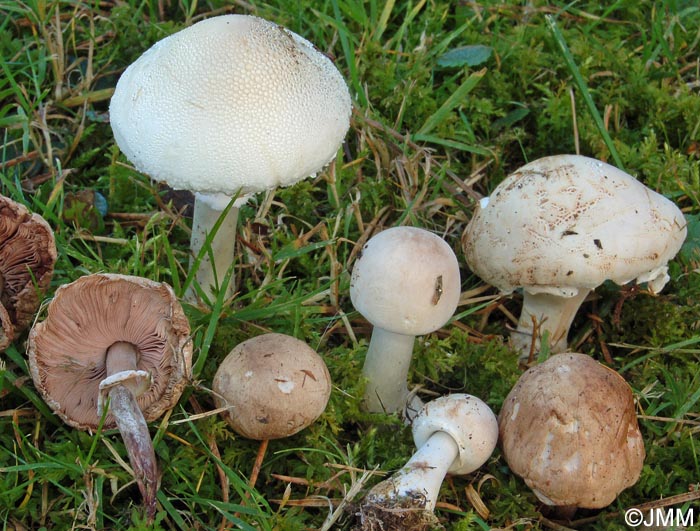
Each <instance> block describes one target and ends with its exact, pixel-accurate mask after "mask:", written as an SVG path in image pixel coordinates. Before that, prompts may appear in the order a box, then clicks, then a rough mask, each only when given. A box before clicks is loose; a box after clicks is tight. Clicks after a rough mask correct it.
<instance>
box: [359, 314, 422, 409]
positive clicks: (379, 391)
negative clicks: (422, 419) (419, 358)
mask: <svg viewBox="0 0 700 531" xmlns="http://www.w3.org/2000/svg"><path fill="white" fill-rule="evenodd" d="M414 342H415V336H408V335H404V334H396V333H393V332H389V331H387V330H384V329H383V328H379V327H377V326H375V327H374V329H373V330H372V338H371V339H370V342H369V348H368V349H367V356H366V357H365V364H364V367H363V368H362V374H363V375H364V377H365V378H366V379H367V385H366V387H365V396H364V400H365V407H366V408H367V411H370V412H372V413H394V412H397V411H401V412H403V415H404V418H405V419H408V420H410V419H411V418H413V416H414V415H415V414H416V413H417V412H418V411H419V410H420V409H421V407H423V401H422V400H421V399H420V398H418V397H417V396H413V397H412V398H410V401H409V391H408V385H407V384H406V381H407V378H408V369H409V367H410V366H411V357H412V356H413V344H414Z"/></svg>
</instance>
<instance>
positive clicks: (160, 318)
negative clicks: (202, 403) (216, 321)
mask: <svg viewBox="0 0 700 531" xmlns="http://www.w3.org/2000/svg"><path fill="white" fill-rule="evenodd" d="M189 335H190V327H189V323H188V322H187V319H186V317H185V315H184V313H183V311H182V308H181V306H180V304H179V303H178V301H177V299H176V297H175V294H174V292H173V290H172V289H171V288H170V286H168V285H167V284H161V283H157V282H153V281H150V280H147V279H144V278H140V277H133V276H125V275H112V274H96V275H88V276H84V277H81V278H79V279H78V280H76V281H74V282H72V283H70V284H66V285H63V286H61V287H59V288H58V289H57V290H56V294H55V297H54V298H53V300H51V302H50V303H49V305H48V310H47V316H46V319H45V320H44V321H43V322H40V323H38V324H36V325H35V326H34V328H33V329H32V330H31V332H30V335H29V346H28V353H29V366H30V370H31V374H32V378H33V380H34V385H35V386H36V388H37V389H38V390H39V392H40V393H41V395H42V397H43V398H44V400H45V401H46V402H47V404H48V405H49V406H50V407H51V409H53V411H54V412H55V413H56V414H57V415H58V416H59V417H60V418H61V419H63V421H64V422H66V423H67V424H69V425H70V426H73V427H75V428H79V429H84V430H91V431H92V430H95V429H96V428H97V427H98V426H99V425H100V421H101V418H102V417H103V415H106V416H105V421H104V427H105V428H111V427H114V426H115V425H116V427H117V428H118V429H119V431H120V433H121V435H122V437H123V439H124V444H125V446H126V449H127V452H128V454H129V461H130V463H131V467H132V468H133V470H134V474H135V479H136V482H137V484H138V486H139V489H140V491H141V494H142V496H143V501H144V506H145V511H146V515H147V517H148V518H149V519H152V518H153V517H154V515H155V511H156V493H157V490H158V482H159V476H158V467H157V464H156V458H155V453H154V450H153V443H152V441H151V438H150V435H149V433H148V426H147V425H146V423H147V422H150V421H152V420H155V419H157V418H158V417H159V416H160V415H162V414H163V413H164V412H165V411H167V410H168V409H170V408H172V407H173V406H174V405H175V403H176V402H177V400H178V399H179V397H180V395H181V394H182V391H183V389H184V387H185V384H186V383H187V379H188V377H189V373H190V369H191V363H192V343H191V341H190V338H189ZM107 406H108V411H106V412H105V407H107Z"/></svg>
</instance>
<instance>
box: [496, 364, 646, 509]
mask: <svg viewBox="0 0 700 531" xmlns="http://www.w3.org/2000/svg"><path fill="white" fill-rule="evenodd" d="M498 423H499V430H500V437H501V446H502V448H503V455H504V456H505V459H506V461H507V462H508V466H509V467H510V468H511V470H513V472H515V473H516V474H517V475H519V476H521V477H522V478H523V479H524V480H525V483H527V485H528V486H529V487H530V488H531V489H532V490H533V491H534V492H535V494H536V495H537V497H538V498H539V499H540V500H541V501H542V502H544V503H546V504H548V505H572V506H576V507H583V508H589V509H597V508H601V507H605V506H607V505H609V504H610V503H612V502H613V500H615V498H616V497H617V496H618V494H619V493H620V492H622V491H623V490H624V489H626V488H627V487H630V486H632V485H634V483H636V481H637V479H638V478H639V474H640V472H641V470H642V465H643V464H644V456H645V452H644V441H643V440H642V435H641V433H640V431H639V426H638V425H637V417H636V415H635V409H634V400H633V398H632V391H631V390H630V387H629V385H628V384H627V382H625V380H624V379H623V378H622V377H621V376H620V375H619V374H618V373H616V372H615V371H613V370H612V369H609V368H607V367H605V366H604V365H602V364H600V363H598V362H597V361H595V360H594V359H593V358H591V357H590V356H587V355H585V354H577V353H564V354H557V355H554V356H552V357H551V358H549V359H548V360H547V361H545V362H544V363H542V364H540V365H536V366H534V367H532V368H531V369H529V370H527V371H526V372H525V373H523V375H522V376H521V377H520V379H519V380H518V383H517V384H516V385H515V387H513V389H512V390H511V392H510V393H509V394H508V396H507V397H506V400H505V402H504V404H503V408H502V410H501V413H500V415H499V417H498Z"/></svg>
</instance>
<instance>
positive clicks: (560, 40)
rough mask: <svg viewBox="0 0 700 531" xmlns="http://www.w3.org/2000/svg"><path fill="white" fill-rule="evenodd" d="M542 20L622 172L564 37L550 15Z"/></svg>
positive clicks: (617, 156)
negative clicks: (545, 22) (544, 20)
mask: <svg viewBox="0 0 700 531" xmlns="http://www.w3.org/2000/svg"><path fill="white" fill-rule="evenodd" d="M544 18H545V19H546V21H547V25H548V26H549V30H550V32H551V33H552V36H553V37H554V40H555V42H556V43H557V45H558V46H559V49H560V50H561V53H562V57H563V59H564V62H565V63H566V66H567V68H568V69H569V72H570V73H571V75H572V76H573V78H574V83H576V86H577V87H578V89H579V91H580V92H581V95H582V96H583V101H584V102H585V104H586V107H588V112H590V113H591V116H592V117H593V121H594V122H595V126H596V128H597V129H598V132H599V133H600V136H602V137H603V142H605V146H606V147H607V148H608V151H610V155H611V156H612V158H613V160H614V161H615V165H616V166H617V167H618V168H620V169H621V170H624V166H623V165H622V159H621V158H620V155H619V154H618V152H617V149H615V144H614V143H613V140H612V138H611V137H610V133H608V130H607V129H606V128H605V123H603V118H602V117H601V116H600V113H599V112H598V109H597V107H596V106H595V102H594V101H593V97H592V96H591V92H590V90H588V85H587V84H586V81H585V80H584V79H583V76H582V75H581V71H580V70H579V69H578V66H577V65H576V61H575V59H574V56H573V54H572V53H571V50H569V46H568V45H567V44H566V40H565V39H564V35H562V33H561V31H559V27H558V26H557V22H556V20H554V17H553V16H552V15H545V16H544Z"/></svg>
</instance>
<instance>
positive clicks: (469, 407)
mask: <svg viewBox="0 0 700 531" xmlns="http://www.w3.org/2000/svg"><path fill="white" fill-rule="evenodd" d="M412 429H413V441H414V442H415V443H416V447H418V448H420V447H421V446H423V445H424V444H425V443H426V442H427V440H428V439H429V438H430V436H431V435H432V434H434V433H435V432H437V431H443V432H445V433H447V434H448V435H450V436H451V437H452V438H453V439H454V440H455V442H456V443H457V447H458V448H459V455H458V456H457V458H456V459H455V460H454V461H453V462H452V464H451V465H450V468H449V469H448V470H447V471H448V472H449V473H451V474H458V475H464V474H469V473H471V472H474V471H475V470H477V469H478V468H480V467H481V466H482V465H483V464H484V463H485V462H486V461H487V460H488V458H489V457H491V454H492V453H493V451H494V449H495V448H496V443H497V442H498V421H497V420H496V415H494V413H493V411H491V408H489V406H487V405H486V403H484V401H483V400H481V399H480V398H477V397H475V396H472V395H467V394H462V393H454V394H451V395H445V396H441V397H438V398H436V399H435V400H431V401H430V402H428V403H426V404H425V405H424V406H423V408H422V409H421V410H420V411H419V412H418V414H417V415H416V417H415V418H414V419H413V424H412Z"/></svg>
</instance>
